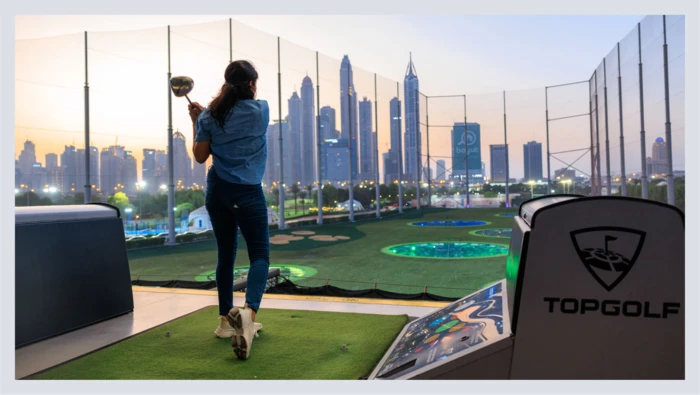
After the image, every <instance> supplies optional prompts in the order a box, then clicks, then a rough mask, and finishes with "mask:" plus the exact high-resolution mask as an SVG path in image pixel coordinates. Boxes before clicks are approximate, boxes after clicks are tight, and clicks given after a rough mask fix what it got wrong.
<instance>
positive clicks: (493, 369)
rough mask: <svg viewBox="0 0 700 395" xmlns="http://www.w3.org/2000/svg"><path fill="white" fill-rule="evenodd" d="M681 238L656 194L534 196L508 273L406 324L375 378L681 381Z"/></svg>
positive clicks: (676, 219) (676, 217) (518, 221)
mask: <svg viewBox="0 0 700 395" xmlns="http://www.w3.org/2000/svg"><path fill="white" fill-rule="evenodd" d="M684 237H685V229H684V216H683V214H682V212H681V211H680V210H678V209H676V208H675V207H672V206H669V205H665V204H661V203H657V202H652V201H648V200H641V199H631V198H619V197H581V196H574V195H557V196H545V197H542V198H537V199H533V200H530V201H528V202H526V203H524V204H523V205H522V206H521V207H520V211H519V214H518V216H517V217H515V218H514V224H513V232H512V237H511V242H510V252H509V255H508V258H507V263H506V278H505V279H504V280H501V281H499V282H497V283H495V284H492V285H491V286H489V287H486V288H484V289H481V290H479V291H477V292H475V293H473V294H471V295H469V296H466V297H464V298H462V299H460V300H458V301H456V302H454V303H451V304H449V305H447V306H446V307H444V308H442V309H440V310H437V311H435V312H434V313H432V314H430V315H428V316H425V317H422V318H419V319H417V320H415V321H413V322H411V323H409V324H408V325H406V327H405V328H404V329H403V331H402V332H401V334H400V335H399V336H398V338H397V339H396V340H395V342H394V343H393V344H392V346H391V347H390V348H389V350H388V351H387V353H386V354H385V355H384V357H383V358H382V360H381V361H380V363H379V364H378V365H377V367H376V368H375V369H374V371H373V372H372V374H371V375H370V377H369V379H370V380H372V379H377V380H392V379H439V380H445V379H461V380H464V379H516V380H524V379H525V380H526V379H539V380H546V379H552V380H562V379H580V380H586V379H598V380H603V379H667V380H668V379H670V380H674V379H675V380H680V379H684V377H685V349H684V347H685V343H684V336H685V333H684V328H685V314H684V310H685V305H684V295H685V289H684V281H685V276H684V273H685V268H684V265H685V256H684V254H685V251H684V249H685V242H684Z"/></svg>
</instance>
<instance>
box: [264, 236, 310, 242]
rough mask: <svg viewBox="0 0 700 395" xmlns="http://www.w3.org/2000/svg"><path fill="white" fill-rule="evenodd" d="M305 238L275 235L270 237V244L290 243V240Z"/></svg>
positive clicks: (302, 238)
mask: <svg viewBox="0 0 700 395" xmlns="http://www.w3.org/2000/svg"><path fill="white" fill-rule="evenodd" d="M298 240H304V237H302V236H292V235H274V236H273V237H270V244H289V242H290V241H298Z"/></svg>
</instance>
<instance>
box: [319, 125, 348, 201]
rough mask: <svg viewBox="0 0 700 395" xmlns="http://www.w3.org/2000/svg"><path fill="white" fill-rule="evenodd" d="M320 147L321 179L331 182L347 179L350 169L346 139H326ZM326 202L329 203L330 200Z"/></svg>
mask: <svg viewBox="0 0 700 395" xmlns="http://www.w3.org/2000/svg"><path fill="white" fill-rule="evenodd" d="M321 147H322V151H321V156H322V159H321V160H322V165H321V173H322V179H323V181H330V182H333V183H336V182H343V181H347V179H348V172H349V171H350V167H349V163H348V141H347V140H346V139H340V140H326V141H324V142H323V145H322V146H321ZM328 203H329V204H330V202H328Z"/></svg>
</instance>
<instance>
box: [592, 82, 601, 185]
mask: <svg viewBox="0 0 700 395" xmlns="http://www.w3.org/2000/svg"><path fill="white" fill-rule="evenodd" d="M593 78H594V79H595V138H596V164H595V166H596V177H597V178H598V179H597V180H596V183H597V186H598V195H599V196H600V188H601V184H602V179H601V174H600V124H599V121H598V119H599V118H600V117H599V116H598V114H599V112H600V108H599V107H598V70H596V71H595V73H594V74H593Z"/></svg>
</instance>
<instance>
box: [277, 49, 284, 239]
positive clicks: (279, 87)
mask: <svg viewBox="0 0 700 395" xmlns="http://www.w3.org/2000/svg"><path fill="white" fill-rule="evenodd" d="M277 111H278V113H277V116H278V118H277V126H278V130H279V143H280V184H279V185H278V188H279V191H280V193H279V205H280V210H279V213H280V220H279V229H284V144H283V142H284V139H283V138H282V59H281V56H280V38H279V37H277Z"/></svg>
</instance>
